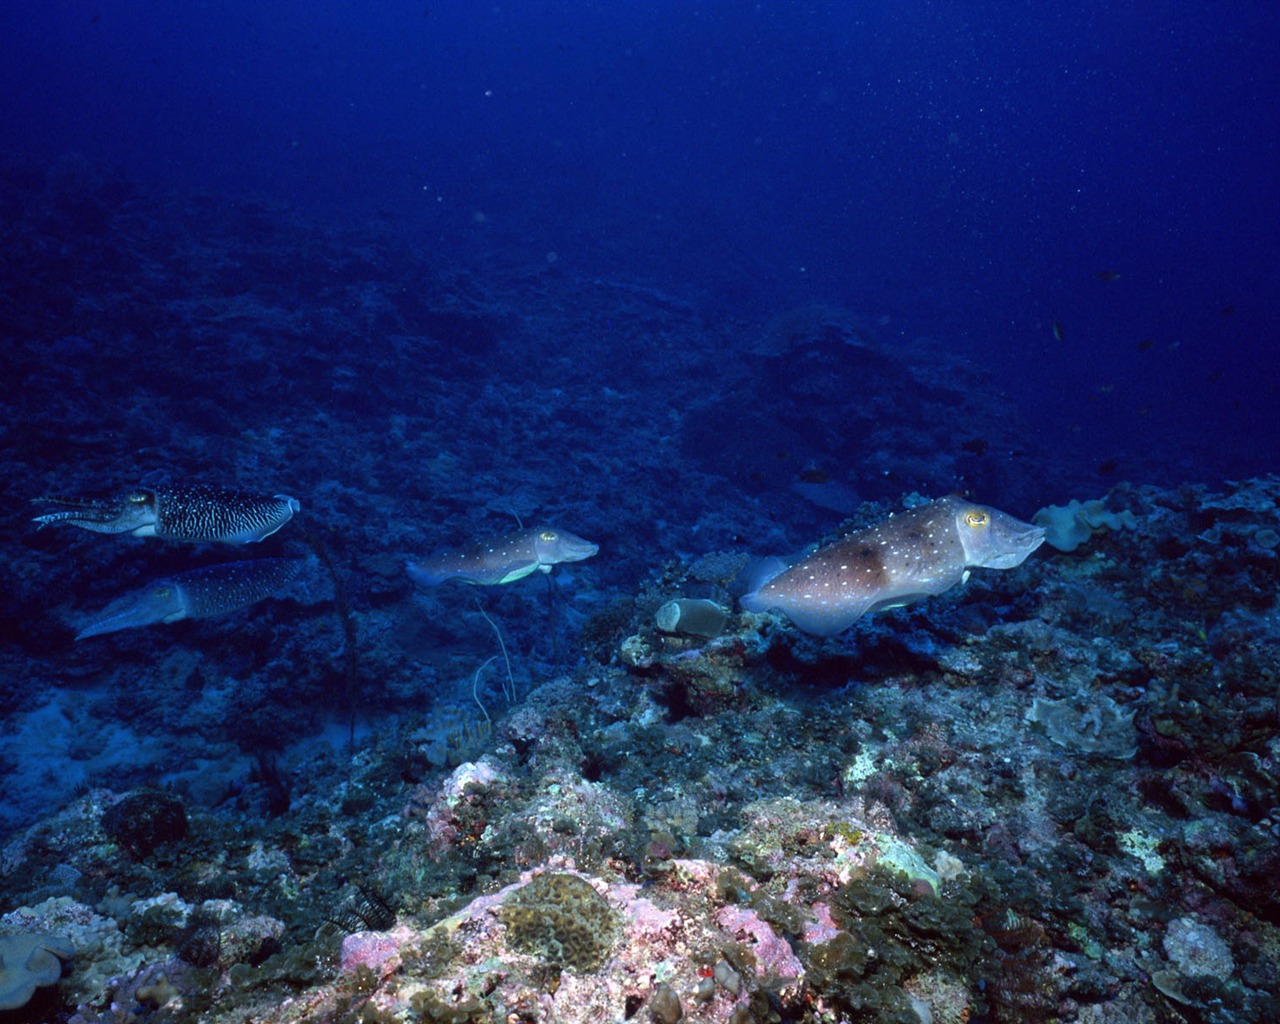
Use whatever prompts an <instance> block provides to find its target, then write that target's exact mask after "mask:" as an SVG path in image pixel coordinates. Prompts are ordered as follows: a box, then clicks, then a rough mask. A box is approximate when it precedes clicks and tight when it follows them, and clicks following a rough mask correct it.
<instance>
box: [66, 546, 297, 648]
mask: <svg viewBox="0 0 1280 1024" xmlns="http://www.w3.org/2000/svg"><path fill="white" fill-rule="evenodd" d="M302 564H303V563H302V561H301V560H300V559H297V558H252V559H248V560H246V561H243V562H224V563H223V564H222V565H211V566H208V567H207V568H204V569H192V570H191V571H190V572H182V573H178V575H176V576H168V577H166V578H164V579H161V580H156V581H155V582H153V583H149V584H148V585H147V586H145V587H140V588H139V589H137V590H131V591H130V592H129V593H127V594H122V595H121V596H120V597H117V598H116V599H115V600H114V601H112V602H111V603H110V604H109V605H107V607H105V608H104V609H102V611H100V612H99V613H98V614H97V615H94V616H93V617H92V618H90V619H89V621H88V622H86V623H85V625H84V626H83V628H81V630H80V632H79V633H77V634H76V639H77V640H83V639H84V638H85V637H90V636H100V635H101V634H103V633H114V632H116V631H117V630H121V629H135V628H137V627H138V626H150V625H151V624H152V623H156V622H178V621H179V620H181V619H207V618H210V617H212V616H214V615H225V614H227V613H228V612H234V611H239V610H240V609H241V608H248V607H249V606H250V605H251V604H256V603H257V602H259V601H261V600H262V599H263V598H265V597H270V596H271V595H272V594H274V593H275V592H276V591H277V590H279V589H280V588H281V587H283V586H284V585H285V584H286V583H288V582H289V581H290V580H292V579H293V578H294V577H295V576H296V575H297V574H298V571H299V570H300V569H301V568H302Z"/></svg>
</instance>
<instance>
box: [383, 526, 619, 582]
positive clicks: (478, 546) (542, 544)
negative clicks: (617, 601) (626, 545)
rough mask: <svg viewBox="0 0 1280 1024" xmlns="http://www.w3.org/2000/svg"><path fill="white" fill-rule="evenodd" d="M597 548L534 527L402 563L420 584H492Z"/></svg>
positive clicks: (573, 536) (561, 532) (574, 559)
mask: <svg viewBox="0 0 1280 1024" xmlns="http://www.w3.org/2000/svg"><path fill="white" fill-rule="evenodd" d="M599 550H600V548H599V546H598V545H595V544H592V543H591V541H589V540H583V539H582V538H581V537H579V536H578V535H577V534H575V533H570V532H569V531H568V530H556V529H552V528H551V527H549V526H538V527H535V528H534V529H532V530H520V531H518V532H516V533H508V534H504V535H503V536H501V537H491V538H489V539H487V540H478V541H473V542H472V543H470V544H466V545H464V546H462V547H459V548H447V549H445V550H443V551H437V552H436V553H435V554H433V555H429V556H428V557H426V558H422V559H418V560H417V561H412V562H406V563H405V571H406V572H408V574H409V576H410V578H411V579H412V580H413V581H414V583H417V584H418V585H419V586H422V587H434V586H437V585H438V584H440V583H444V582H445V581H446V580H461V581H462V582H464V583H475V584H479V585H482V586H494V585H496V584H500V583H511V582H513V581H515V580H519V579H523V578H524V577H525V576H528V575H529V574H530V573H533V572H536V571H541V572H550V571H551V568H552V566H555V565H559V564H560V563H561V562H580V561H582V559H584V558H590V557H591V556H592V555H594V554H595V553H596V552H597V551H599Z"/></svg>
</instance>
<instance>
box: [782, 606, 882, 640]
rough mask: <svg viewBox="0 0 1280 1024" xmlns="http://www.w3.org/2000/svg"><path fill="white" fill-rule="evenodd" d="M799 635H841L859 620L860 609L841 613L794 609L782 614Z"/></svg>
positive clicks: (851, 609)
mask: <svg viewBox="0 0 1280 1024" xmlns="http://www.w3.org/2000/svg"><path fill="white" fill-rule="evenodd" d="M783 614H785V615H786V616H787V618H789V619H790V620H791V621H792V622H793V623H795V627H796V629H798V630H800V632H801V633H808V634H809V635H811V636H835V635H836V634H837V633H843V632H844V631H845V630H846V629H848V628H849V627H850V626H852V625H853V624H854V623H855V622H857V621H858V620H859V619H860V618H862V614H863V611H862V609H860V608H850V609H847V610H844V611H841V612H834V611H832V610H831V609H823V608H795V609H791V610H785V611H784V612H783Z"/></svg>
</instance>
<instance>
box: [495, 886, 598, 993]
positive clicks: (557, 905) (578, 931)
mask: <svg viewBox="0 0 1280 1024" xmlns="http://www.w3.org/2000/svg"><path fill="white" fill-rule="evenodd" d="M502 923H503V924H505V925H506V926H507V933H508V941H509V942H510V944H511V946H512V948H514V949H517V950H519V951H520V952H522V953H530V954H532V955H534V956H540V957H542V958H544V959H546V960H549V961H550V962H552V963H555V964H558V965H560V966H561V967H564V968H568V969H569V970H571V971H574V972H577V973H585V972H588V971H594V970H596V969H597V968H598V967H599V966H600V965H601V964H602V963H604V960H605V957H606V956H608V954H609V950H610V948H612V946H613V943H614V940H615V939H616V938H617V933H618V917H617V914H616V913H615V912H614V910H613V908H612V907H610V906H609V903H608V901H607V900H605V898H604V897H603V896H601V895H600V894H599V893H598V892H596V891H595V889H593V888H592V887H591V883H589V882H588V881H586V879H583V878H579V877H578V876H577V875H569V874H547V875H538V876H537V877H536V878H534V879H533V880H532V881H530V882H529V884H528V885H524V886H521V887H520V888H519V889H517V890H516V891H515V892H513V893H512V894H511V895H510V896H508V897H507V898H506V899H505V900H504V901H503V904H502Z"/></svg>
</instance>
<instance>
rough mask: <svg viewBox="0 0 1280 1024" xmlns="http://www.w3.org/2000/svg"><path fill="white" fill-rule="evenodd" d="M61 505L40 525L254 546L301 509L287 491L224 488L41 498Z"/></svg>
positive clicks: (37, 519) (142, 489)
mask: <svg viewBox="0 0 1280 1024" xmlns="http://www.w3.org/2000/svg"><path fill="white" fill-rule="evenodd" d="M36 502H37V503H41V504H50V505H59V506H62V507H61V508H59V509H58V510H57V511H54V512H46V513H45V514H44V515H42V516H36V517H35V519H34V520H32V521H33V522H36V523H39V524H40V525H41V526H49V525H52V524H54V523H66V524H68V525H70V526H78V527H80V529H82V530H89V531H90V532H91V533H131V534H133V535H134V536H135V537H161V538H164V539H165V540H181V541H220V542H222V543H224V544H250V543H252V542H254V541H259V540H262V539H263V538H264V537H270V536H271V535H272V534H273V533H275V532H276V531H277V530H278V529H280V527H282V526H284V524H285V523H287V522H288V521H289V520H290V519H292V518H293V514H294V513H295V512H297V511H298V509H299V508H300V506H299V504H298V500H297V499H296V498H291V497H289V495H287V494H273V495H261V494H249V493H247V492H245V491H232V490H224V489H222V488H219V487H156V488H148V487H139V488H136V489H134V490H132V491H126V492H125V493H123V494H119V495H116V496H115V497H113V498H103V499H96V498H37V499H36Z"/></svg>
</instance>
